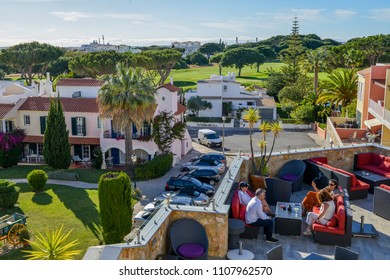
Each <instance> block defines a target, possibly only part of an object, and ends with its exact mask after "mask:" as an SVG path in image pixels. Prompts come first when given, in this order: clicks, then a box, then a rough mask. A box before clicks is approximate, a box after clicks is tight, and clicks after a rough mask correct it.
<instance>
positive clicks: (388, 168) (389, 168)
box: [379, 160, 390, 172]
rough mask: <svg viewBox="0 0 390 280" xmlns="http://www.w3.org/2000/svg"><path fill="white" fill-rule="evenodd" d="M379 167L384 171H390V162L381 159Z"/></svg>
mask: <svg viewBox="0 0 390 280" xmlns="http://www.w3.org/2000/svg"><path fill="white" fill-rule="evenodd" d="M379 168H380V169H382V170H384V171H388V172H390V162H388V161H386V160H384V161H382V163H381V164H379Z"/></svg>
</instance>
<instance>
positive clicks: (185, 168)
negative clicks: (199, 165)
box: [181, 167, 190, 172]
mask: <svg viewBox="0 0 390 280" xmlns="http://www.w3.org/2000/svg"><path fill="white" fill-rule="evenodd" d="M181 171H183V172H187V171H190V170H189V169H188V168H187V167H184V168H183V169H182V170H181Z"/></svg>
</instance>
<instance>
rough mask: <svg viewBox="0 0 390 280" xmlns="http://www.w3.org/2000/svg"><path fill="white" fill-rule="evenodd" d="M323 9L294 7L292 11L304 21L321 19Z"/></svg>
mask: <svg viewBox="0 0 390 280" xmlns="http://www.w3.org/2000/svg"><path fill="white" fill-rule="evenodd" d="M322 11H323V10H322V9H292V10H291V13H293V14H294V16H295V15H296V16H297V17H298V20H304V21H321V20H322V15H321V13H322Z"/></svg>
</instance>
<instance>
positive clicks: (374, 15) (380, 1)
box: [0, 0, 390, 47]
mask: <svg viewBox="0 0 390 280" xmlns="http://www.w3.org/2000/svg"><path fill="white" fill-rule="evenodd" d="M294 16H297V17H298V20H299V25H300V33H301V34H309V33H315V34H317V35H319V36H320V37H322V38H332V39H335V40H339V41H346V40H348V39H350V38H354V37H362V36H368V35H373V34H379V33H382V34H388V33H390V1H389V0H371V1H367V0H364V1H363V0H343V1H340V0H339V1H336V0H327V1H314V0H295V1H293V0H273V1H269V0H242V1H237V0H224V1H220V0H207V1H205V0H192V1H186V0H165V1H161V0H160V1H158V0H0V19H1V24H0V46H9V45H14V44H17V43H21V42H29V41H34V40H35V41H39V42H47V43H50V44H54V45H58V46H64V47H65V46H79V45H81V44H84V43H89V42H91V41H92V40H97V39H98V38H99V37H100V38H101V37H102V35H104V37H105V42H109V43H111V44H127V45H133V46H137V45H138V46H140V45H152V44H158V45H169V44H170V43H171V42H173V41H187V40H197V41H201V42H202V43H205V42H218V41H219V39H220V38H221V39H222V40H223V41H225V42H228V43H229V44H230V43H233V42H234V41H235V38H236V37H238V39H239V41H240V42H247V41H255V38H256V37H257V38H259V40H261V39H266V38H269V37H272V36H274V35H287V34H289V33H290V31H291V23H292V19H293V17H294Z"/></svg>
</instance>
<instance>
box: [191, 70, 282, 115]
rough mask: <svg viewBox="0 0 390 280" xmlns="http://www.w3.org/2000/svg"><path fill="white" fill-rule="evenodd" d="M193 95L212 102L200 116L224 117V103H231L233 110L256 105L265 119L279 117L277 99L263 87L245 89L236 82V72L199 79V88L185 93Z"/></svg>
mask: <svg viewBox="0 0 390 280" xmlns="http://www.w3.org/2000/svg"><path fill="white" fill-rule="evenodd" d="M193 96H199V97H201V98H202V99H203V100H205V101H208V102H210V103H211V104H212V109H207V110H204V111H199V117H222V115H223V112H222V111H223V110H222V108H223V105H222V104H223V103H231V105H232V108H233V111H236V110H237V109H240V108H248V107H256V108H258V109H260V114H261V117H262V119H263V120H276V119H277V114H276V103H275V99H274V98H273V97H270V96H268V95H267V94H266V90H265V89H262V88H256V91H252V92H249V91H247V90H245V87H243V86H241V84H240V83H238V82H236V76H235V73H228V75H227V76H219V75H211V76H210V79H206V80H200V81H198V83H197V90H196V91H194V90H193V91H189V92H187V93H186V94H185V98H186V100H188V99H190V98H191V97H193ZM234 115H235V114H234V112H233V116H234Z"/></svg>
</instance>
